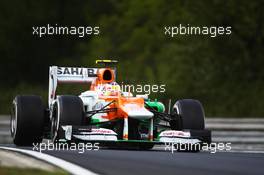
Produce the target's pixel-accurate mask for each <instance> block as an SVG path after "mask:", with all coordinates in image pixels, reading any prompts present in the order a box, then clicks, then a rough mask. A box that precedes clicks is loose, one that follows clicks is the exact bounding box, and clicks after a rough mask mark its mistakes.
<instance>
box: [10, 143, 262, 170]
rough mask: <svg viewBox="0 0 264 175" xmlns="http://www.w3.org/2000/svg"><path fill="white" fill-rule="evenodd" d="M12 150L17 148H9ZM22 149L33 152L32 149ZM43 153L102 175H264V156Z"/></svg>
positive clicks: (109, 151)
mask: <svg viewBox="0 0 264 175" xmlns="http://www.w3.org/2000/svg"><path fill="white" fill-rule="evenodd" d="M6 146H7V145H6ZM9 147H15V146H14V145H9ZM16 148H21V147H16ZM22 149H28V150H32V148H31V147H27V148H25V147H23V148H22ZM44 153H46V154H49V155H52V156H55V157H58V158H61V159H64V160H66V161H68V162H71V163H74V164H76V165H79V166H81V167H83V168H86V169H88V170H90V171H92V172H94V173H98V174H103V175H104V174H105V175H147V174H150V175H167V174H168V175H169V174H174V175H175V174H176V175H207V174H208V175H209V174H210V175H211V174H214V175H218V174H219V175H226V174H230V175H235V174H239V175H243V174H247V175H248V174H250V175H255V174H259V175H260V174H261V175H263V173H264V154H263V153H232V152H217V153H214V154H212V153H209V152H199V153H184V152H174V153H173V154H172V153H171V152H170V151H164V150H162V149H159V150H157V149H156V150H150V151H137V150H113V149H100V150H98V151H85V152H84V153H78V151H71V150H60V151H58V150H57V151H44Z"/></svg>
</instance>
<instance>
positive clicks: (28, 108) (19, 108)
mask: <svg viewBox="0 0 264 175" xmlns="http://www.w3.org/2000/svg"><path fill="white" fill-rule="evenodd" d="M44 117H45V108H44V106H43V102H42V99H41V97H39V96H34V95H28V96H24V95H19V96H16V97H15V99H14V100H13V108H12V114H11V127H10V130H11V136H12V138H13V142H14V144H16V145H18V146H28V145H32V144H33V143H39V142H41V141H42V136H43V129H44Z"/></svg>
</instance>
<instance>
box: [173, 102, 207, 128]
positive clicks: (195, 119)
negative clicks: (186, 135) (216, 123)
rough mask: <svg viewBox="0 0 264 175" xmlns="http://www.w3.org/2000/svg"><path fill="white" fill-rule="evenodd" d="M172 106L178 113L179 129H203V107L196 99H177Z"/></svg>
mask: <svg viewBox="0 0 264 175" xmlns="http://www.w3.org/2000/svg"><path fill="white" fill-rule="evenodd" d="M173 108H174V111H175V112H176V113H177V114H178V115H180V118H181V120H180V125H181V129H193V130H203V129H204V125H205V124H204V109H203V106H202V104H201V103H200V102H199V101H198V100H192V99H184V100H178V101H177V102H176V103H175V105H174V106H173Z"/></svg>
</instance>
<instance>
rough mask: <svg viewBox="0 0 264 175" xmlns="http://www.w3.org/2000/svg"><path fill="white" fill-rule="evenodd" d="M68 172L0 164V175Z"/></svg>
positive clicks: (58, 173) (59, 173) (48, 174)
mask: <svg viewBox="0 0 264 175" xmlns="http://www.w3.org/2000/svg"><path fill="white" fill-rule="evenodd" d="M68 174H69V173H67V172H65V171H63V170H61V169H58V170H55V171H54V172H52V171H45V170H40V169H35V168H16V167H3V166H0V175H68Z"/></svg>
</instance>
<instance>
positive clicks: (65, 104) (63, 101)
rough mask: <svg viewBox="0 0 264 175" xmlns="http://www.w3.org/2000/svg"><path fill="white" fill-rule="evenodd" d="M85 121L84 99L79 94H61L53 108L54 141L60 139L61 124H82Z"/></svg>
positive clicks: (52, 128) (52, 134)
mask: <svg viewBox="0 0 264 175" xmlns="http://www.w3.org/2000/svg"><path fill="white" fill-rule="evenodd" d="M83 123H84V110H83V102H82V100H81V99H80V98H79V97H78V96H72V95H63V96H59V97H58V98H57V101H56V103H55V104H54V106H53V110H52V121H51V138H52V140H53V142H55V141H57V140H59V139H60V137H59V134H58V130H59V128H60V126H62V125H76V126H81V125H83Z"/></svg>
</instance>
